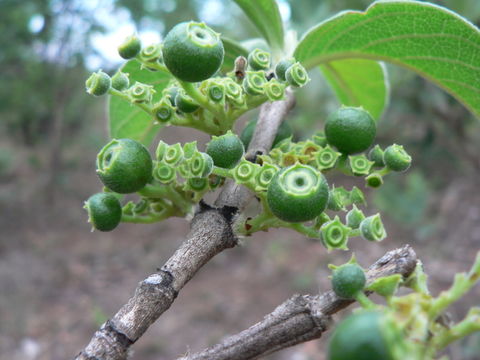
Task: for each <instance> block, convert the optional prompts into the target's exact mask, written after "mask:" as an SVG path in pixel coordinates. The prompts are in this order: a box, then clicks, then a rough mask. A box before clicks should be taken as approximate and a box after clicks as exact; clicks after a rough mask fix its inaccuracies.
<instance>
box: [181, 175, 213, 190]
mask: <svg viewBox="0 0 480 360" xmlns="http://www.w3.org/2000/svg"><path fill="white" fill-rule="evenodd" d="M208 187H209V183H208V179H206V178H189V179H188V180H187V182H186V183H185V186H184V190H186V191H193V192H203V191H205V190H207V189H208Z"/></svg>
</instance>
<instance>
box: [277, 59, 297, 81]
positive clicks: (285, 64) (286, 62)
mask: <svg viewBox="0 0 480 360" xmlns="http://www.w3.org/2000/svg"><path fill="white" fill-rule="evenodd" d="M293 64H295V59H294V58H285V59H282V60H280V61H279V62H278V63H277V65H276V66H275V75H276V76H277V78H278V79H279V80H281V81H287V79H286V78H285V73H286V72H287V69H288V68H289V67H290V66H292V65H293Z"/></svg>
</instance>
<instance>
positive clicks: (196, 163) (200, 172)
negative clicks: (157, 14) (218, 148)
mask: <svg viewBox="0 0 480 360" xmlns="http://www.w3.org/2000/svg"><path fill="white" fill-rule="evenodd" d="M189 169H190V173H191V174H192V175H193V177H202V178H203V177H207V176H208V175H210V174H211V173H212V171H213V160H212V158H211V157H210V155H208V154H206V153H203V152H199V151H197V152H195V154H193V156H192V157H191V159H190V160H189Z"/></svg>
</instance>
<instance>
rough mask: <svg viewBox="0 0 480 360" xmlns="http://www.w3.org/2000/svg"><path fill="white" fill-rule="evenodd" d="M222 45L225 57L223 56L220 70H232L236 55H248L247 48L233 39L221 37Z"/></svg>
mask: <svg viewBox="0 0 480 360" xmlns="http://www.w3.org/2000/svg"><path fill="white" fill-rule="evenodd" d="M222 42H223V47H224V49H225V57H224V58H223V65H222V70H223V71H224V72H227V71H232V70H233V66H234V63H235V59H236V58H237V57H238V56H245V57H247V56H248V50H247V49H245V48H244V47H243V46H242V45H241V44H240V43H238V42H236V41H235V40H232V39H229V38H225V37H222Z"/></svg>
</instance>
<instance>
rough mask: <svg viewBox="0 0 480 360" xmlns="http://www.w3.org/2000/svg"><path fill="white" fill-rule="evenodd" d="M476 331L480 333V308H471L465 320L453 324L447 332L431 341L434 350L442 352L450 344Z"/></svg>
mask: <svg viewBox="0 0 480 360" xmlns="http://www.w3.org/2000/svg"><path fill="white" fill-rule="evenodd" d="M477 331H480V308H472V309H470V311H469V313H468V314H467V316H466V317H465V319H463V320H462V321H460V322H459V323H458V324H455V325H454V326H452V327H451V328H450V329H448V330H447V331H445V332H443V333H441V334H438V335H436V336H435V337H434V338H433V339H432V341H433V343H434V347H435V349H436V350H442V349H444V348H446V347H447V346H448V345H450V344H451V343H452V342H454V341H457V340H459V339H462V338H464V337H465V336H468V335H470V334H472V333H474V332H477Z"/></svg>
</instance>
